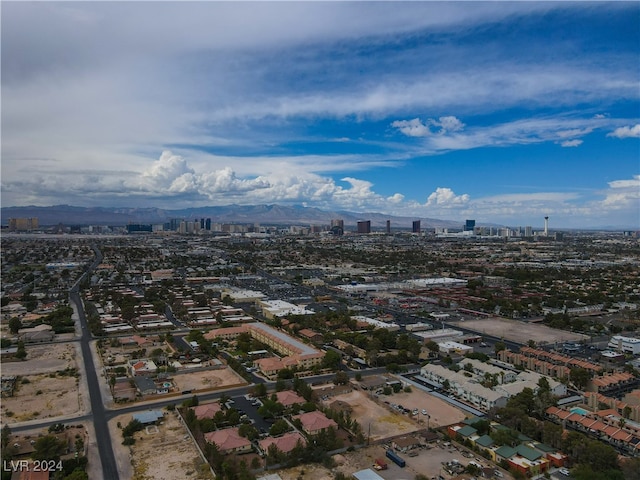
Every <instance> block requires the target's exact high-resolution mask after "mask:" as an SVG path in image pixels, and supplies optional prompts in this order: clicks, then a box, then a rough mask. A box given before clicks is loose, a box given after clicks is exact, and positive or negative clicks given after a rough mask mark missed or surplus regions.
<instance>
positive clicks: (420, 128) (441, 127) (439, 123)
mask: <svg viewBox="0 0 640 480" xmlns="http://www.w3.org/2000/svg"><path fill="white" fill-rule="evenodd" d="M391 126H392V127H394V128H397V129H398V130H400V132H402V133H404V134H405V135H407V136H408V137H428V136H430V135H433V134H438V135H445V134H447V133H452V132H459V131H461V130H462V129H464V126H465V125H464V123H462V122H461V121H460V120H459V119H458V118H456V117H454V116H447V117H440V118H438V119H437V120H435V119H433V118H429V119H428V120H427V121H426V122H424V123H422V121H421V120H420V119H419V118H414V119H413V120H396V121H395V122H392V123H391ZM431 127H435V129H436V131H435V132H434V131H432V130H431Z"/></svg>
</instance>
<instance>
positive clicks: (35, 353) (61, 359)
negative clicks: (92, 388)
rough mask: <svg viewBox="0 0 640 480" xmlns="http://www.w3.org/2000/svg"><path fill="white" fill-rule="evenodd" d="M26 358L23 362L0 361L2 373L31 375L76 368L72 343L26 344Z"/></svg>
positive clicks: (74, 348) (74, 350)
mask: <svg viewBox="0 0 640 480" xmlns="http://www.w3.org/2000/svg"><path fill="white" fill-rule="evenodd" d="M26 349H27V359H26V360H25V361H23V362H20V361H17V362H6V361H3V362H2V375H32V374H34V373H50V372H57V371H58V370H64V369H65V368H76V366H77V365H76V360H75V359H76V346H75V344H74V343H52V344H47V345H27V347H26Z"/></svg>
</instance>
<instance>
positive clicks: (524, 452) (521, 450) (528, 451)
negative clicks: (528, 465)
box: [516, 445, 542, 462]
mask: <svg viewBox="0 0 640 480" xmlns="http://www.w3.org/2000/svg"><path fill="white" fill-rule="evenodd" d="M516 451H517V452H518V455H520V456H522V457H524V458H526V459H527V460H529V461H530V462H533V461H535V460H538V459H539V458H540V457H542V453H540V452H538V451H537V450H534V449H533V448H529V447H527V446H526V445H518V446H517V447H516Z"/></svg>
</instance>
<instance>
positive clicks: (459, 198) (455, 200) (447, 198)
mask: <svg viewBox="0 0 640 480" xmlns="http://www.w3.org/2000/svg"><path fill="white" fill-rule="evenodd" d="M467 202H469V195H467V194H466V193H465V194H463V195H456V194H455V193H454V192H453V190H451V189H450V188H445V187H438V188H436V190H435V192H433V193H431V194H430V195H429V196H428V197H427V203H426V204H425V206H427V207H430V206H434V205H437V206H439V207H452V206H460V205H464V204H466V203H467Z"/></svg>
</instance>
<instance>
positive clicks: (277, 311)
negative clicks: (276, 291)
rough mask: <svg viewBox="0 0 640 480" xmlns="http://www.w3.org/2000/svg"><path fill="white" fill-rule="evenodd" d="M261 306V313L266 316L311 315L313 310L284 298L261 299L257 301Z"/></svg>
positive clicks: (269, 317) (270, 317)
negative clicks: (286, 300)
mask: <svg viewBox="0 0 640 480" xmlns="http://www.w3.org/2000/svg"><path fill="white" fill-rule="evenodd" d="M258 305H259V306H260V307H261V308H262V314H263V315H264V316H265V317H266V318H268V319H273V318H276V317H284V316H286V315H313V314H315V312H314V311H313V310H308V309H306V308H305V307H300V306H298V305H295V304H293V303H289V302H285V301H284V300H262V301H259V302H258Z"/></svg>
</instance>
